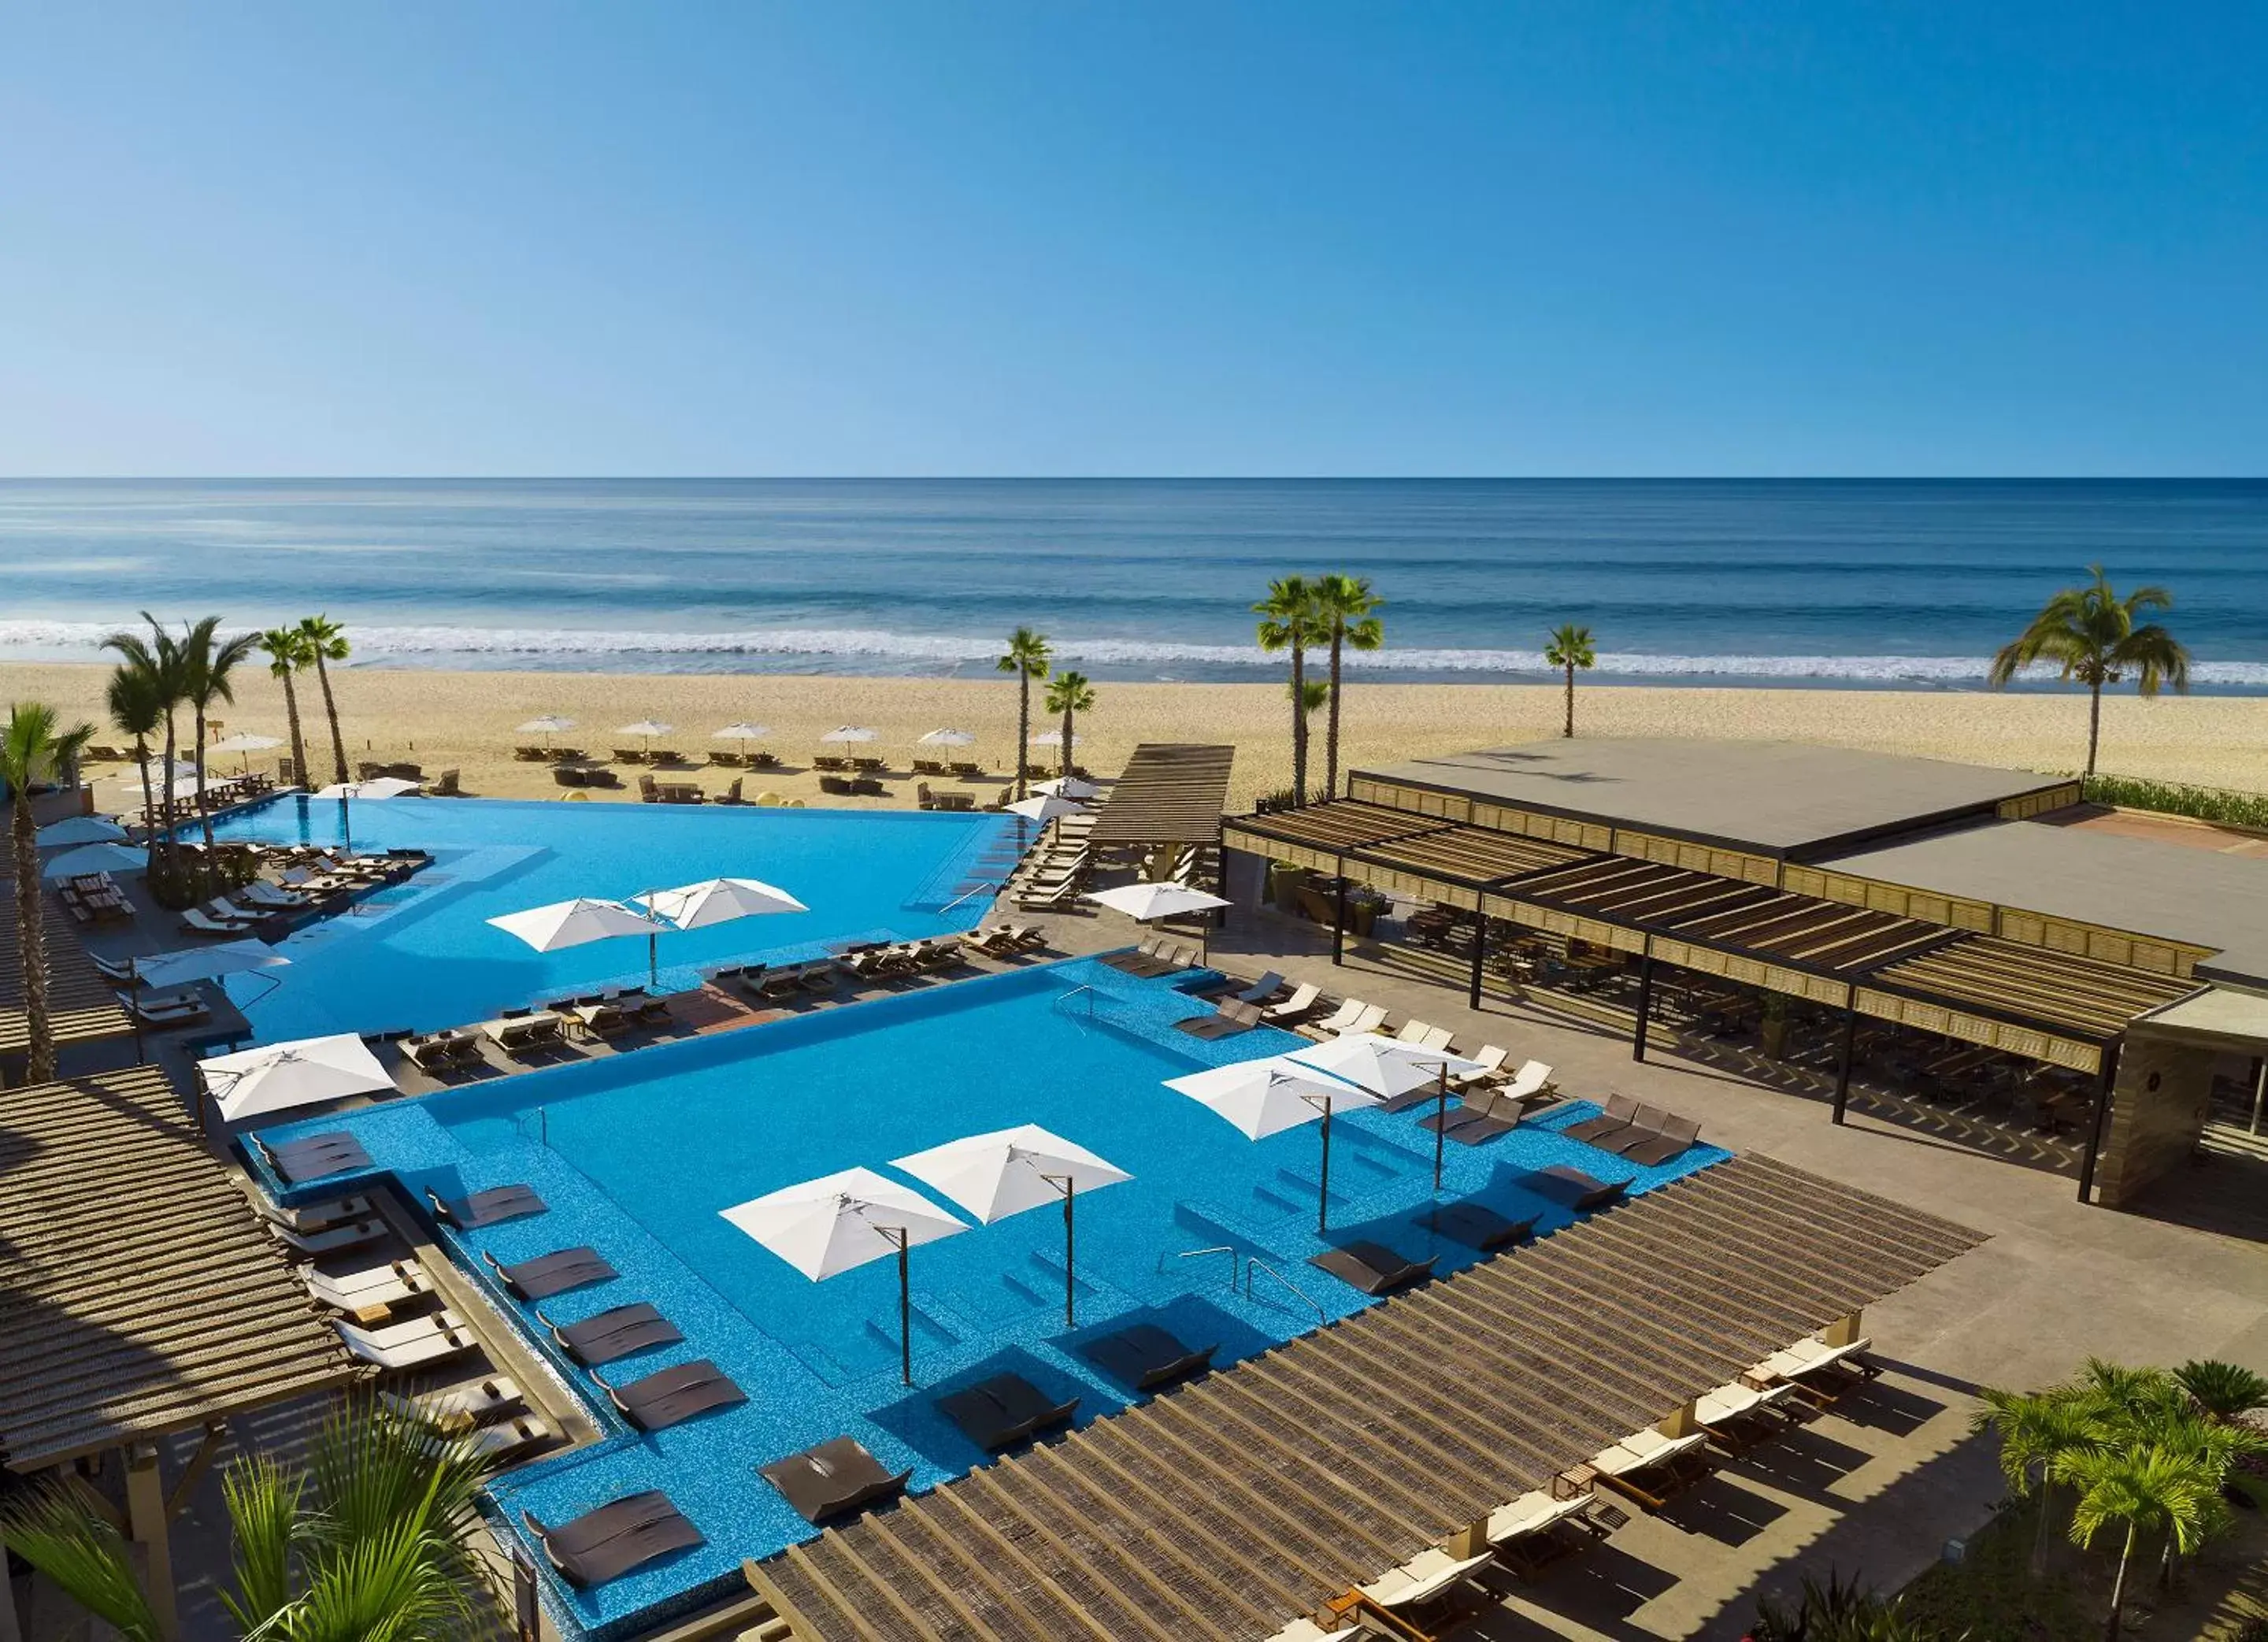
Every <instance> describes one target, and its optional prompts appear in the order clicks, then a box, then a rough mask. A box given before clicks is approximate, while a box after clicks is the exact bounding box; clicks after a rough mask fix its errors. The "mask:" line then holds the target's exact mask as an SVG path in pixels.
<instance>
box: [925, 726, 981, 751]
mask: <svg viewBox="0 0 2268 1642" xmlns="http://www.w3.org/2000/svg"><path fill="white" fill-rule="evenodd" d="M974 740H976V737H975V736H973V735H971V734H969V733H968V731H966V730H932V731H931V732H930V733H928V734H927V735H925V736H924V737H922V739H921V744H922V745H923V746H924V747H967V746H968V744H969V743H970V742H972V741H974Z"/></svg>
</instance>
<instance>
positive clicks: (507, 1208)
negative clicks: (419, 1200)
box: [425, 1186, 545, 1232]
mask: <svg viewBox="0 0 2268 1642" xmlns="http://www.w3.org/2000/svg"><path fill="white" fill-rule="evenodd" d="M425 1202H426V1204H427V1205H428V1206H430V1207H431V1209H432V1211H433V1214H434V1218H435V1219H438V1220H440V1221H441V1222H442V1223H443V1224H444V1225H447V1226H454V1227H456V1228H457V1230H459V1231H460V1232H472V1231H477V1230H479V1229H480V1228H481V1227H482V1226H500V1225H502V1224H503V1223H504V1221H506V1220H518V1219H524V1218H526V1217H527V1216H528V1215H531V1214H541V1213H542V1212H543V1211H544V1208H545V1204H544V1202H543V1199H542V1198H541V1197H537V1196H536V1194H535V1189H534V1187H532V1186H492V1187H490V1189H487V1190H486V1191H476V1192H474V1193H472V1194H470V1195H469V1196H468V1197H446V1198H445V1197H442V1196H441V1195H440V1194H439V1193H438V1192H436V1191H435V1190H434V1189H432V1188H431V1186H428V1187H427V1188H426V1189H425Z"/></svg>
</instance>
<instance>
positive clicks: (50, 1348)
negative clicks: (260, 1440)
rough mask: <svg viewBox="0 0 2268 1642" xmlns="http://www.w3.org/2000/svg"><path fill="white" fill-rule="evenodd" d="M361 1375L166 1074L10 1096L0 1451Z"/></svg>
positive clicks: (21, 1456) (0, 1145)
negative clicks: (204, 1139)
mask: <svg viewBox="0 0 2268 1642" xmlns="http://www.w3.org/2000/svg"><path fill="white" fill-rule="evenodd" d="M352 1376H353V1369H352V1367H351V1366H350V1363H349V1360H348V1359H347V1357H346V1355H345V1353H344V1352H343V1351H342V1350H341V1348H340V1345H339V1341H338V1336H337V1335H336V1334H335V1333H334V1332H333V1331H332V1330H331V1329H328V1328H327V1327H326V1326H325V1325H324V1324H323V1323H322V1322H321V1321H320V1319H319V1318H317V1317H316V1316H315V1314H314V1313H313V1308H312V1307H310V1306H309V1304H308V1301H307V1297H306V1293H305V1292H302V1291H301V1289H300V1288H299V1285H298V1284H296V1283H294V1282H293V1281H292V1280H291V1275H290V1273H289V1271H288V1270H286V1269H285V1266H284V1260H283V1258H282V1255H280V1254H279V1252H278V1250H277V1246H276V1242H275V1241H274V1240H273V1239H271V1238H269V1236H268V1235H267V1234H266V1233H264V1232H262V1231H261V1227H260V1225H259V1222H258V1220H257V1219H256V1218H255V1217H254V1214H253V1212H252V1210H251V1207H250V1205H249V1204H247V1203H246V1201H245V1198H244V1195H243V1193H242V1192H241V1191H239V1189H237V1187H236V1186H235V1184H234V1183H233V1182H232V1181H231V1180H230V1179H229V1177H228V1174H227V1173H226V1171H225V1169H224V1168H223V1167H222V1166H221V1164H220V1163H219V1161H218V1160H216V1159H215V1158H214V1157H213V1156H212V1154H211V1153H210V1152H207V1151H206V1150H205V1148H204V1146H203V1144H202V1143H201V1142H200V1141H199V1139H198V1138H197V1135H196V1133H195V1130H194V1129H193V1128H191V1127H190V1125H189V1123H188V1119H187V1117H186V1116H183V1114H182V1109H181V1101H180V1096H179V1095H177V1094H176V1093H174V1092H173V1086H171V1085H170V1084H168V1083H167V1082H166V1079H165V1076H164V1074H162V1073H161V1072H159V1071H157V1070H156V1069H155V1068H154V1067H136V1068H135V1069H133V1070H131V1071H116V1072H103V1073H99V1074H97V1075H95V1076H92V1077H87V1078H74V1079H65V1080H63V1081H60V1082H56V1083H44V1084H37V1085H33V1086H31V1087H28V1088H22V1089H11V1090H9V1091H7V1092H6V1093H4V1094H0V1457H4V1459H5V1461H6V1462H7V1464H8V1465H9V1466H10V1467H11V1469H16V1470H19V1471H27V1470H36V1469H40V1468H43V1467H46V1466H50V1465H54V1464H56V1463H57V1462H61V1461H63V1460H67V1459H70V1458H71V1457H73V1456H75V1455H77V1454H90V1453H93V1452H96V1451H98V1450H100V1449H103V1448H107V1447H115V1446H117V1445H118V1444H120V1443H122V1442H124V1441H127V1440H131V1439H136V1438H145V1437H153V1436H158V1435H160V1434H163V1433H165V1432H174V1431H180V1430H184V1429H188V1428H190V1427H193V1426H196V1425H203V1423H205V1422H206V1421H208V1420H215V1419H219V1418H222V1417H225V1416H227V1415H229V1414H231V1413H232V1412H235V1411H237V1410H243V1409H249V1408H255V1407H259V1406H261V1405H262V1404H264V1403H273V1402H276V1401H279V1400H281V1399H284V1398H287V1397H293V1396H298V1395H302V1394H303V1393H306V1392H310V1391H317V1390H321V1389H324V1388H328V1387H332V1386H337V1385H342V1384H344V1383H345V1382H346V1381H348V1380H350V1378H352Z"/></svg>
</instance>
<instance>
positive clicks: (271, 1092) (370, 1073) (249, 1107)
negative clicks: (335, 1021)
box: [197, 1032, 394, 1123]
mask: <svg viewBox="0 0 2268 1642" xmlns="http://www.w3.org/2000/svg"><path fill="white" fill-rule="evenodd" d="M197 1075H198V1076H199V1078H201V1079H203V1082H204V1086H205V1089H206V1092H207V1093H210V1095H211V1096H212V1098H213V1104H214V1105H215V1106H216V1107H217V1108H219V1109H220V1115H221V1117H222V1119H223V1120H224V1121H225V1122H227V1123H235V1122H236V1121H237V1120H238V1119H239V1118H244V1117H254V1116H258V1115H260V1114H261V1113H262V1112H284V1111H289V1110H291V1108H293V1107H298V1106H318V1105H320V1104H321V1103H323V1102H324V1101H343V1100H346V1099H348V1098H349V1097H350V1096H352V1095H357V1094H378V1093H386V1094H392V1093H394V1079H393V1078H392V1077H391V1076H389V1075H388V1074H387V1070H386V1068H385V1067H383V1066H381V1065H379V1061H378V1057H377V1056H375V1055H373V1054H372V1053H371V1052H370V1046H369V1045H368V1044H366V1043H365V1042H363V1041H362V1040H361V1039H360V1038H358V1037H357V1036H356V1035H354V1034H353V1033H351V1032H342V1033H338V1034H336V1035H334V1036H330V1037H321V1038H298V1039H296V1040H294V1041H293V1042H289V1043H264V1044H262V1045H261V1046H260V1047H259V1048H258V1049H243V1050H239V1052H238V1053H236V1054H233V1055H216V1056H214V1057H212V1058H211V1059H210V1060H207V1061H200V1062H199V1063H198V1064H197Z"/></svg>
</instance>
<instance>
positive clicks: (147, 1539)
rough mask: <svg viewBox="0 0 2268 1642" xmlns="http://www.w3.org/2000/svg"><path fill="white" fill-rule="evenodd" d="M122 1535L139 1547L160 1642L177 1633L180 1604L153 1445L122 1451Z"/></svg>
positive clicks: (163, 1489)
mask: <svg viewBox="0 0 2268 1642" xmlns="http://www.w3.org/2000/svg"><path fill="white" fill-rule="evenodd" d="M126 1535H127V1537H128V1538H129V1539H130V1540H132V1541H133V1542H134V1543H136V1545H139V1546H140V1547H141V1548H142V1555H143V1564H142V1580H143V1588H144V1590H145V1591H146V1592H147V1593H148V1594H149V1598H150V1612H151V1616H152V1617H154V1618H155V1619H156V1620H157V1622H158V1636H159V1637H160V1638H162V1639H163V1642H178V1638H180V1634H181V1616H180V1603H179V1602H178V1601H177V1600H176V1596H175V1593H174V1590H173V1546H172V1543H171V1539H170V1536H169V1535H168V1534H167V1532H166V1487H165V1484H164V1483H163V1482H162V1481H161V1480H160V1479H159V1477H158V1450H157V1447H156V1446H155V1445H154V1444H151V1443H137V1444H136V1445H135V1446H134V1447H131V1448H129V1449H128V1450H127V1451H126Z"/></svg>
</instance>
